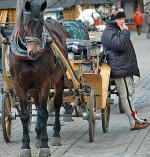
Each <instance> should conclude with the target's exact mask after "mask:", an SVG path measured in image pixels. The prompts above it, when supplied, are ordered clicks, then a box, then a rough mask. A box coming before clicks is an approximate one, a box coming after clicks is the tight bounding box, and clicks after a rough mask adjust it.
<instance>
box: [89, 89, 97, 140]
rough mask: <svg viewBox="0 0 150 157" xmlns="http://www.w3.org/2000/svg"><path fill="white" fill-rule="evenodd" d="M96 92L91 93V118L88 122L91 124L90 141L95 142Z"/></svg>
mask: <svg viewBox="0 0 150 157" xmlns="http://www.w3.org/2000/svg"><path fill="white" fill-rule="evenodd" d="M95 105H96V103H95V92H94V90H92V91H91V93H90V108H89V116H88V122H89V141H90V142H93V140H94V134H95V120H96V119H95V109H96V108H95Z"/></svg>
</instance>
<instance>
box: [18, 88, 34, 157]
mask: <svg viewBox="0 0 150 157" xmlns="http://www.w3.org/2000/svg"><path fill="white" fill-rule="evenodd" d="M19 89H20V88H19V87H18V88H17V90H16V95H17V96H18V99H19V101H20V109H19V116H20V120H21V123H22V127H23V137H22V144H23V145H22V147H21V153H20V157H31V149H30V145H29V144H30V137H29V120H30V107H29V106H28V105H29V104H28V100H27V94H26V92H25V91H24V90H23V89H20V90H19Z"/></svg>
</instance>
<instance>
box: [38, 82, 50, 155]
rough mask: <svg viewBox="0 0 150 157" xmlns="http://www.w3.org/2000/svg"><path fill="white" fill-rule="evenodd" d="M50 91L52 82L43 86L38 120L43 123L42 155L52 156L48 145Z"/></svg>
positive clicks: (41, 131)
mask: <svg viewBox="0 0 150 157" xmlns="http://www.w3.org/2000/svg"><path fill="white" fill-rule="evenodd" d="M49 91H50V84H48V83H44V84H43V85H42V86H41V93H40V97H39V108H38V110H37V114H38V120H39V122H40V123H41V124H40V125H41V126H40V127H41V130H40V133H41V137H40V140H41V146H40V156H41V157H48V156H50V155H51V154H50V149H49V146H48V135H47V119H48V111H47V100H48V94H49Z"/></svg>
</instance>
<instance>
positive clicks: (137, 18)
mask: <svg viewBox="0 0 150 157" xmlns="http://www.w3.org/2000/svg"><path fill="white" fill-rule="evenodd" d="M133 21H134V22H135V25H136V30H137V34H138V35H141V31H142V25H143V23H144V19H143V15H142V13H141V12H140V11H139V9H136V11H135V13H134V15H133Z"/></svg>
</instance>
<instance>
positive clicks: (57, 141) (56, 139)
mask: <svg viewBox="0 0 150 157" xmlns="http://www.w3.org/2000/svg"><path fill="white" fill-rule="evenodd" d="M52 146H61V137H52Z"/></svg>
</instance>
